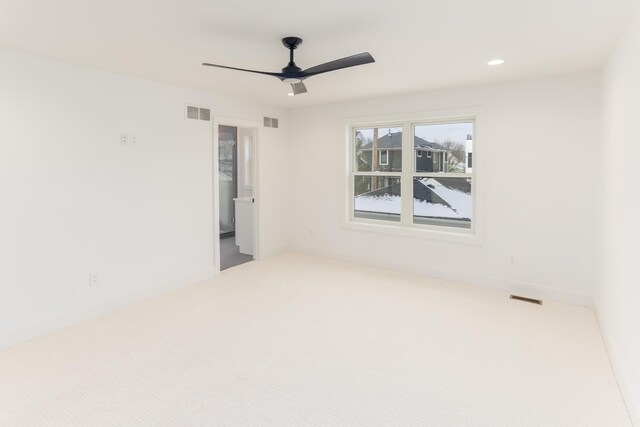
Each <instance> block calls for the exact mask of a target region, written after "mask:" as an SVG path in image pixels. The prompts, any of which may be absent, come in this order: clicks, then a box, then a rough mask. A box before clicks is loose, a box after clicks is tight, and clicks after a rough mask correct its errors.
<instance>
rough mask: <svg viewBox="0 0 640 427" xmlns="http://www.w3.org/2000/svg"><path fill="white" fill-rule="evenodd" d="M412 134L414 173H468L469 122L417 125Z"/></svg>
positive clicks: (471, 132)
mask: <svg viewBox="0 0 640 427" xmlns="http://www.w3.org/2000/svg"><path fill="white" fill-rule="evenodd" d="M414 132H415V134H414V150H415V154H414V165H415V168H414V170H415V171H416V172H418V173H420V172H422V173H471V172H472V169H471V162H470V160H469V158H470V157H471V153H472V152H473V123H446V124H434V125H419V126H416V127H415V131H414Z"/></svg>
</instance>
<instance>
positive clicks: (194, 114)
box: [186, 105, 211, 122]
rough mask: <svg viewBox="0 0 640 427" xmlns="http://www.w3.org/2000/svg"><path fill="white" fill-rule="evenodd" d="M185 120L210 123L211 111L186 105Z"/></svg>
mask: <svg viewBox="0 0 640 427" xmlns="http://www.w3.org/2000/svg"><path fill="white" fill-rule="evenodd" d="M186 113H187V119H190V120H203V121H205V122H210V121H211V109H210V108H203V107H196V106H193V105H187V111H186Z"/></svg>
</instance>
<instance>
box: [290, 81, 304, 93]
mask: <svg viewBox="0 0 640 427" xmlns="http://www.w3.org/2000/svg"><path fill="white" fill-rule="evenodd" d="M291 90H292V91H293V94H294V95H300V94H301V93H307V87H306V86H305V85H304V83H302V82H300V83H293V84H292V85H291Z"/></svg>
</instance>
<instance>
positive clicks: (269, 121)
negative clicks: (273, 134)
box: [263, 117, 278, 129]
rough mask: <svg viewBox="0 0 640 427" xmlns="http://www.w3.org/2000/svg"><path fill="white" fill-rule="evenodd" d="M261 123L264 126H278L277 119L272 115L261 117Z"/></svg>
mask: <svg viewBox="0 0 640 427" xmlns="http://www.w3.org/2000/svg"><path fill="white" fill-rule="evenodd" d="M263 124H264V127H266V128H275V129H277V128H278V119H275V118H273V117H264V118H263Z"/></svg>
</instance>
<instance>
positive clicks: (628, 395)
mask: <svg viewBox="0 0 640 427" xmlns="http://www.w3.org/2000/svg"><path fill="white" fill-rule="evenodd" d="M595 312H596V318H597V320H598V325H599V326H600V334H601V335H602V339H603V341H604V345H605V347H606V348H607V353H608V354H609V361H610V363H611V367H612V369H613V373H614V375H615V377H616V380H617V381H618V387H619V388H620V393H621V394H622V399H623V400H624V403H625V405H626V406H627V412H628V413H629V418H631V423H632V424H633V425H634V426H640V399H638V397H637V396H636V395H635V393H634V392H633V388H632V387H631V384H630V383H629V377H628V376H627V372H626V369H625V367H624V365H623V364H622V361H621V360H620V356H619V354H620V353H619V352H618V347H617V345H616V343H615V340H614V339H613V335H611V332H610V330H609V328H608V327H607V325H606V322H604V321H603V317H602V313H601V312H600V310H598V307H596V309H595Z"/></svg>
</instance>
